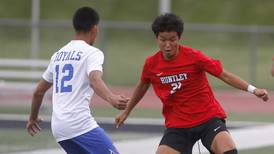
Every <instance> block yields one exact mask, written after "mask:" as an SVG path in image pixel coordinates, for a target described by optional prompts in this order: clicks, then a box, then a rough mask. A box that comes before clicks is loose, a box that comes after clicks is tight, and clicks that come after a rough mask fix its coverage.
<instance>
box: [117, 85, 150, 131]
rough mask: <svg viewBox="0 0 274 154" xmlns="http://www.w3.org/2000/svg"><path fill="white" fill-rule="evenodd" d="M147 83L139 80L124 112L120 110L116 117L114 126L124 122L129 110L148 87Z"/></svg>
mask: <svg viewBox="0 0 274 154" xmlns="http://www.w3.org/2000/svg"><path fill="white" fill-rule="evenodd" d="M149 85H150V84H149V83H145V82H143V81H140V82H139V83H138V84H137V86H136V88H135V90H134V92H133V95H132V98H131V99H130V101H129V104H128V106H127V108H126V109H125V111H124V112H122V113H121V114H120V115H118V116H117V117H116V120H115V122H116V127H119V126H120V125H122V124H123V123H124V121H125V120H126V118H127V117H128V115H129V114H130V112H131V111H132V110H133V108H134V107H135V106H136V104H137V103H138V102H139V101H140V100H141V99H142V98H143V96H144V95H145V93H146V92H147V90H148V88H149Z"/></svg>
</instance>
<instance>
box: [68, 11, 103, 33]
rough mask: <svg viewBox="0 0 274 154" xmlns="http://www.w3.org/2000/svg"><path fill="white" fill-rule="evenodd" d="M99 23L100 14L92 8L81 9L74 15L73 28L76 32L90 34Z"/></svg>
mask: <svg viewBox="0 0 274 154" xmlns="http://www.w3.org/2000/svg"><path fill="white" fill-rule="evenodd" d="M98 23H99V14H98V13H97V12H96V10H94V9H93V8H90V7H81V8H79V9H78V10H77V11H76V12H75V13H74V15H73V27H74V29H75V31H76V32H88V31H89V30H90V28H91V27H93V26H95V25H97V24H98Z"/></svg>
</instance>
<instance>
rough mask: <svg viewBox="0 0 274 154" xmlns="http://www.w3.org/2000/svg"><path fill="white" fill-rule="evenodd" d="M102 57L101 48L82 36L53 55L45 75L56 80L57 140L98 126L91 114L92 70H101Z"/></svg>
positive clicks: (54, 128)
mask: <svg viewBox="0 0 274 154" xmlns="http://www.w3.org/2000/svg"><path fill="white" fill-rule="evenodd" d="M103 61H104V54H103V52H102V51H100V50H99V49H97V48H95V47H92V46H90V45H89V44H87V43H86V42H84V41H81V40H72V41H71V42H69V43H68V44H67V45H65V46H64V47H63V48H61V49H60V50H59V51H58V52H56V53H54V55H53V56H52V57H51V61H50V64H49V66H48V68H47V70H46V71H45V72H44V74H43V79H45V80H46V81H48V82H50V83H53V92H52V102H53V103H52V104H53V113H52V120H51V128H52V133H53V136H54V137H55V139H56V140H57V142H59V141H62V140H67V139H70V138H73V137H76V136H79V135H82V134H84V133H86V132H88V131H90V130H92V129H94V128H96V127H98V124H97V123H96V121H95V120H94V118H93V117H92V116H91V114H90V108H89V102H90V99H91V97H92V95H93V93H94V91H93V89H92V88H91V87H90V83H89V73H90V72H91V71H93V70H99V71H102V70H103V68H102V65H103Z"/></svg>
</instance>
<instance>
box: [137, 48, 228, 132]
mask: <svg viewBox="0 0 274 154" xmlns="http://www.w3.org/2000/svg"><path fill="white" fill-rule="evenodd" d="M222 71H223V68H222V65H221V62H220V61H218V60H215V59H212V58H210V57H208V56H206V55H204V54H203V53H202V52H200V51H197V50H194V49H192V48H189V47H186V46H180V47H179V53H178V55H177V56H176V57H175V58H174V59H172V60H165V59H164V57H163V55H162V52H161V51H158V52H157V53H156V54H154V55H153V56H151V57H148V58H147V59H146V62H145V64H144V67H143V72H142V77H141V80H142V81H144V82H146V83H151V84H152V87H153V89H154V91H155V93H156V95H157V96H158V97H159V98H160V99H161V101H162V103H163V111H162V112H163V116H164V117H165V125H166V127H167V128H170V127H175V128H186V127H193V126H197V125H199V124H201V123H203V122H205V121H207V120H209V119H210V118H212V117H219V118H226V114H225V112H224V110H223V109H222V107H221V105H220V104H219V102H218V101H217V100H216V99H215V97H214V95H213V92H212V89H211V87H210V85H209V83H208V80H207V77H206V72H208V73H210V74H211V75H213V76H216V77H217V76H220V75H221V73H222Z"/></svg>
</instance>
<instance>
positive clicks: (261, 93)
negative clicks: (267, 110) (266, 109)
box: [218, 70, 268, 101]
mask: <svg viewBox="0 0 274 154" xmlns="http://www.w3.org/2000/svg"><path fill="white" fill-rule="evenodd" d="M218 78H219V79H221V80H222V81H224V82H225V83H227V84H229V85H231V86H232V87H235V88H237V89H241V90H244V91H248V92H250V93H253V94H254V95H256V96H257V97H259V98H261V99H263V100H264V101H267V100H268V93H267V91H266V90H265V89H260V88H256V87H254V86H252V85H250V84H248V83H247V82H246V81H244V80H243V79H241V78H240V77H238V76H237V75H235V74H232V73H230V72H227V71H225V70H223V72H222V73H221V75H220V76H219V77H218Z"/></svg>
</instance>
